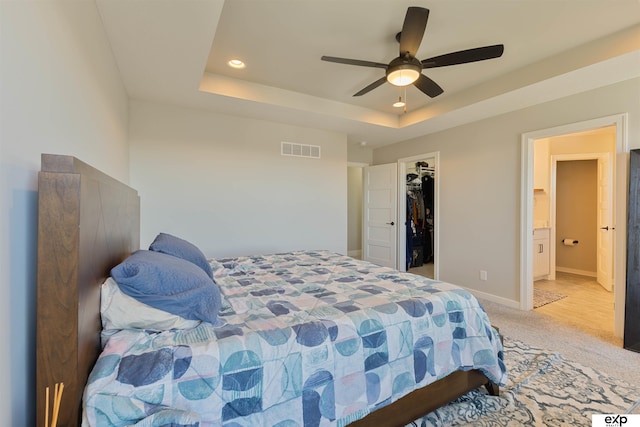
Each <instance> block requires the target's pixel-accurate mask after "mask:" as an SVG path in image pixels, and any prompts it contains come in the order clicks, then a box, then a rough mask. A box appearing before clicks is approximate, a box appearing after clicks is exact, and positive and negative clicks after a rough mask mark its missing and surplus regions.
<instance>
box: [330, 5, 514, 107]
mask: <svg viewBox="0 0 640 427" xmlns="http://www.w3.org/2000/svg"><path fill="white" fill-rule="evenodd" d="M428 18H429V9H425V8H423V7H410V8H408V9H407V14H406V16H405V18H404V23H403V25H402V31H401V32H399V33H398V34H396V40H397V41H398V42H399V43H400V54H399V55H398V57H397V58H395V59H394V60H392V61H391V62H390V63H388V64H383V63H381V62H371V61H361V60H358V59H349V58H337V57H334V56H323V57H322V58H320V59H322V60H323V61H328V62H337V63H339V64H348V65H358V66H361V67H374V68H384V69H385V71H386V72H385V76H384V77H382V78H380V79H378V80H376V81H375V82H373V83H371V84H370V85H369V86H367V87H365V88H364V89H362V90H360V91H359V92H357V93H355V94H354V95H353V96H361V95H364V94H365V93H367V92H370V91H372V90H373V89H375V88H377V87H378V86H380V85H382V84H383V83H385V82H387V81H388V82H389V83H391V84H393V85H395V86H408V85H410V84H413V85H414V86H415V87H417V88H418V89H420V90H421V91H422V92H424V93H425V94H426V95H428V96H430V97H431V98H435V97H436V96H438V95H440V94H441V93H442V92H444V90H443V89H442V88H441V87H440V86H439V85H438V84H437V83H436V82H434V81H433V80H431V79H430V78H429V77H427V76H425V75H424V74H422V70H423V69H425V68H436V67H446V66H449V65H457V64H466V63H468V62H476V61H484V60H486V59H493V58H499V57H500V56H502V52H504V45H501V44H496V45H492V46H484V47H477V48H474V49H466V50H460V51H457V52H451V53H446V54H444V55H439V56H434V57H432V58H427V59H423V60H422V61H420V60H419V59H417V58H416V57H415V55H416V53H417V52H418V48H419V47H420V43H421V42H422V37H423V36H424V30H425V29H426V27H427V19H428Z"/></svg>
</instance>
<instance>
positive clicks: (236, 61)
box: [227, 59, 245, 68]
mask: <svg viewBox="0 0 640 427" xmlns="http://www.w3.org/2000/svg"><path fill="white" fill-rule="evenodd" d="M227 64H229V67H231V68H244V67H245V65H244V62H242V61H241V60H239V59H232V60H231V61H229V62H227Z"/></svg>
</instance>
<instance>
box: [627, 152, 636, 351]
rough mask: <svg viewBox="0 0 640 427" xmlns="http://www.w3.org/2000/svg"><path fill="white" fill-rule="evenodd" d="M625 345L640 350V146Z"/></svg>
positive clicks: (630, 223) (632, 198) (632, 195)
mask: <svg viewBox="0 0 640 427" xmlns="http://www.w3.org/2000/svg"><path fill="white" fill-rule="evenodd" d="M630 155H631V159H630V162H629V204H628V210H629V213H628V217H627V293H626V297H625V317H624V348H626V349H628V350H633V351H637V352H640V321H639V319H640V150H631V154H630Z"/></svg>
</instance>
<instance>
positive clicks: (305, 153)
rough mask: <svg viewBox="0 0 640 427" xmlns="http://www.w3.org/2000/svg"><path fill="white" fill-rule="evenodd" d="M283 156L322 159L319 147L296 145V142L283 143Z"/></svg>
mask: <svg viewBox="0 0 640 427" xmlns="http://www.w3.org/2000/svg"><path fill="white" fill-rule="evenodd" d="M281 154H282V155H283V156H293V157H309V158H311V159H319V158H320V146H319V145H307V144H296V143H295V142H284V141H282V143H281Z"/></svg>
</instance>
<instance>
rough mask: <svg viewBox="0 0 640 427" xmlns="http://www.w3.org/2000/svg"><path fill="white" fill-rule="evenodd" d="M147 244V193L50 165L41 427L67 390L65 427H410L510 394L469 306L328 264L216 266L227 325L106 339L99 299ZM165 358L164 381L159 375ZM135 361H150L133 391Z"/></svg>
mask: <svg viewBox="0 0 640 427" xmlns="http://www.w3.org/2000/svg"><path fill="white" fill-rule="evenodd" d="M138 245H139V197H138V195H137V193H136V192H135V190H132V189H131V188H129V187H128V186H126V185H123V184H121V183H119V182H117V181H116V180H113V179H112V178H110V177H108V176H107V175H105V174H103V173H101V172H100V171H97V170H96V169H94V168H92V167H91V166H89V165H87V164H85V163H83V162H81V161H79V160H77V159H75V158H73V157H70V156H58V155H43V156H42V168H41V172H40V176H39V220H38V296H37V297H38V308H37V311H38V320H37V343H38V348H37V369H36V370H37V374H36V387H37V389H36V392H37V399H36V400H37V417H38V425H42V424H43V422H44V414H45V411H46V402H45V395H44V390H45V387H47V386H48V387H53V385H54V384H55V383H60V382H64V384H65V392H64V394H63V396H62V402H61V406H60V413H59V417H58V422H59V425H64V426H75V425H79V424H80V422H81V420H82V419H84V421H85V423H86V424H87V425H109V424H110V423H112V424H114V425H120V424H122V425H126V424H134V423H135V422H134V421H136V422H137V421H140V423H141V424H140V425H161V424H160V423H161V422H164V423H165V424H167V423H168V422H167V420H171V422H173V423H174V424H181V425H201V426H205V425H225V426H242V425H247V426H248V425H280V426H294V425H300V426H302V425H305V426H306V425H309V426H311V425H318V426H319V425H352V426H364V425H376V426H401V425H406V424H407V423H409V422H411V421H412V420H415V419H417V418H418V417H419V416H421V415H424V414H425V413H428V412H431V411H432V410H434V409H436V408H438V407H439V406H442V405H444V404H446V403H448V402H449V401H451V400H452V399H455V398H457V397H458V396H460V395H462V394H464V393H466V392H467V391H469V390H472V389H475V388H477V387H480V386H483V385H484V386H486V389H487V391H488V392H489V393H491V394H498V392H499V389H498V384H504V381H505V380H506V372H505V371H506V370H505V367H504V363H503V360H502V358H503V354H502V346H501V343H500V339H499V336H498V334H497V332H496V330H495V329H493V328H492V327H491V325H490V323H489V321H488V319H487V316H486V313H484V310H483V309H482V308H481V306H480V305H479V303H478V302H477V300H476V299H475V298H473V297H472V296H471V295H470V294H469V293H468V292H466V291H464V290H463V289H461V288H459V287H456V286H454V285H450V284H447V283H442V282H436V281H431V280H429V279H426V278H420V277H418V276H414V275H411V274H408V273H401V272H398V271H395V270H392V269H388V268H384V267H379V266H376V265H374V264H370V263H366V262H363V261H359V260H355V259H353V258H349V257H346V256H343V255H340V254H336V253H332V252H328V251H324V250H314V251H296V252H288V253H282V254H267V255H255V256H245V257H235V258H225V259H214V260H209V261H208V262H209V266H210V267H211V271H212V274H213V278H214V280H215V284H216V285H217V286H218V288H219V289H220V291H221V292H220V293H221V295H222V299H221V303H220V304H221V308H220V310H219V311H218V316H217V320H216V322H214V323H215V325H214V324H212V323H210V322H201V323H198V324H194V325H193V327H189V328H187V329H180V328H178V329H170V330H165V331H148V330H147V331H145V330H142V329H141V330H130V329H124V330H111V331H103V330H102V323H101V319H100V308H101V306H100V291H101V286H102V288H104V285H103V284H104V283H106V282H107V281H108V279H109V276H110V272H111V269H112V268H113V267H114V266H117V265H119V264H121V263H123V262H126V261H127V260H128V259H131V257H132V254H135V253H137V252H136V251H138V249H139V247H138ZM138 252H140V251H138ZM109 280H110V279H109ZM150 354H151V355H154V356H146V355H150ZM158 355H160V356H162V357H165V360H166V362H167V363H166V364H167V366H169V368H166V369H165V370H164V371H163V370H162V369H163V368H160V367H159V366H160V365H154V364H151V363H148V362H149V361H150V360H156V359H157V357H156V356H158ZM127 357H128V359H127V360H134V359H136V358H138V362H139V363H137V364H133V365H130V366H132V367H133V368H130V369H129V372H133V373H134V375H132V376H130V378H125V377H127V375H124V374H122V372H126V371H127V370H126V369H123V367H122V366H121V365H122V364H123V362H122V361H123V360H124V359H125V358H127ZM207 361H209V362H212V363H207ZM140 372H143V374H140ZM133 377H135V378H137V379H131V378H133ZM123 378H124V380H123ZM83 394H85V396H84V398H83ZM83 404H84V407H85V410H84V413H83V410H82V408H83ZM132 414H133V415H132ZM136 414H137V415H136ZM135 416H137V417H138V418H135ZM154 417H155V419H154ZM162 417H165V418H162ZM134 418H135V419H134ZM162 419H164V421H162ZM119 423H120V424H119ZM145 423H146V424H145ZM154 423H155V424H154ZM196 423H199V424H196Z"/></svg>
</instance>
